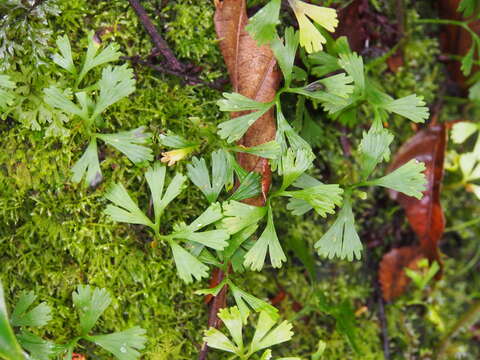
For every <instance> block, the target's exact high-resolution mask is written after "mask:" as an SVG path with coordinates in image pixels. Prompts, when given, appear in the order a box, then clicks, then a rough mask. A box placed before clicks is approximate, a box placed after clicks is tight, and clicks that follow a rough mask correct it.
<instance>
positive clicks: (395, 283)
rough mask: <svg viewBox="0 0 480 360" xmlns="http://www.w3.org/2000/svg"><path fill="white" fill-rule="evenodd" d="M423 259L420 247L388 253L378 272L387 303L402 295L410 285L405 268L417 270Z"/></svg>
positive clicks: (399, 249) (403, 248)
mask: <svg viewBox="0 0 480 360" xmlns="http://www.w3.org/2000/svg"><path fill="white" fill-rule="evenodd" d="M421 258H423V254H422V251H421V250H420V248H419V247H418V246H404V247H401V248H396V249H392V250H390V251H389V252H388V253H386V254H385V255H384V256H383V258H382V261H381V262H380V267H379V270H378V279H379V282H380V285H381V287H382V294H383V298H384V299H385V301H392V300H393V299H395V298H396V297H398V296H400V295H402V294H403V293H404V292H405V290H406V289H407V286H408V284H409V283H410V278H409V277H408V276H407V275H406V273H405V268H409V269H412V270H415V269H416V268H417V262H418V260H420V259H421Z"/></svg>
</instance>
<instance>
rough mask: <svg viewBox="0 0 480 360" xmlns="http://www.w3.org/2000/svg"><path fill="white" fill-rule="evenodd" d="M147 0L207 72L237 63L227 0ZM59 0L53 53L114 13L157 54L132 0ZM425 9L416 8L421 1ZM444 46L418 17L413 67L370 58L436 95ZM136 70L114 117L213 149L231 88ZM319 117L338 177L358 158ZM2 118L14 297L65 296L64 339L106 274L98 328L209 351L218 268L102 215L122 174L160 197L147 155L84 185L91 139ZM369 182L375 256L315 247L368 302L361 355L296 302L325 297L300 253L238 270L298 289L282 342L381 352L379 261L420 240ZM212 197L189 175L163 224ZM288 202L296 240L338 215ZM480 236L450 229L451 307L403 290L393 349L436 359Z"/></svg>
mask: <svg viewBox="0 0 480 360" xmlns="http://www.w3.org/2000/svg"><path fill="white" fill-rule="evenodd" d="M144 3H145V4H146V8H147V11H148V12H149V14H150V15H151V16H152V19H153V21H154V22H155V23H156V24H162V25H159V29H160V30H161V32H162V34H164V35H165V38H166V39H167V41H168V42H169V43H170V44H171V46H172V49H173V51H174V52H175V54H177V55H178V57H179V58H180V59H181V60H182V61H187V62H192V63H194V64H198V65H201V66H202V74H203V76H204V78H205V79H206V80H212V79H215V78H218V77H220V76H225V74H226V71H225V68H224V65H223V61H222V58H221V55H220V53H219V50H218V47H217V41H216V38H215V34H214V27H213V12H214V6H213V1H209V0H196V1H193V0H178V1H169V2H167V4H166V6H164V7H163V6H162V4H163V3H165V2H164V1H160V0H158V1H150V2H144ZM57 4H58V6H59V8H60V11H61V15H60V16H56V17H50V18H49V19H48V21H49V23H48V27H49V28H50V29H51V30H52V35H51V37H50V38H49V46H50V51H54V46H55V45H54V39H55V37H56V36H57V35H60V34H67V35H68V36H69V37H70V39H71V41H72V44H73V47H74V52H75V53H76V54H83V51H84V49H85V45H86V35H87V32H88V31H89V30H99V29H100V28H102V27H113V29H114V30H113V31H111V32H108V33H107V34H106V35H105V36H104V41H115V42H117V43H118V44H120V46H121V50H122V52H124V53H125V54H126V55H127V56H134V55H147V54H149V52H150V50H151V47H152V45H151V41H150V38H149V37H148V36H147V35H146V34H145V32H144V30H143V28H142V26H141V24H139V21H138V19H137V17H136V16H135V14H134V13H133V11H132V10H131V9H130V8H129V5H128V2H127V1H120V0H115V1H87V0H79V1H67V0H60V1H57ZM411 11H412V16H414V15H415V14H416V12H415V10H411ZM437 53H438V43H437V41H436V40H435V39H431V38H428V37H426V36H425V34H423V33H422V32H421V31H413V32H412V38H411V39H410V40H409V42H408V44H407V47H406V51H405V56H406V61H405V66H404V68H403V69H402V70H401V71H400V72H398V73H396V74H392V73H389V72H388V71H387V70H386V68H385V67H382V66H380V67H379V68H376V69H374V70H373V71H372V76H373V77H375V78H377V80H378V81H379V82H381V83H382V85H383V86H384V87H385V88H386V89H387V91H389V92H390V93H391V94H392V95H395V96H403V95H406V94H409V93H411V92H416V93H417V94H420V95H423V96H424V97H425V99H426V100H427V101H428V102H429V103H431V102H433V101H434V100H435V98H436V92H437V91H438V84H439V83H440V82H441V81H442V75H441V71H440V70H439V67H440V65H439V64H438V62H437V60H436V55H437ZM45 67H48V65H45ZM40 69H42V68H40ZM46 71H48V72H51V70H46ZM135 71H136V77H137V90H136V91H135V93H134V94H133V95H132V96H130V97H129V98H128V99H125V100H123V101H121V102H120V103H118V104H117V105H115V106H114V107H113V108H112V109H111V110H110V111H109V112H108V113H107V116H106V119H105V120H106V121H105V122H106V124H108V125H107V127H111V129H114V128H115V129H132V128H135V127H138V126H141V125H145V126H147V127H148V128H149V129H150V131H152V132H154V133H155V134H159V133H160V132H163V131H166V130H167V129H168V130H171V131H173V132H175V133H179V134H182V135H183V136H185V137H186V138H188V139H191V140H195V141H199V142H201V144H202V147H201V151H200V152H205V153H208V152H210V150H212V149H215V141H216V140H215V139H216V136H215V126H216V124H217V123H218V122H219V121H220V120H222V119H224V118H226V115H225V114H222V113H221V112H220V111H218V108H217V106H216V105H215V101H216V100H217V99H218V98H219V96H220V93H219V92H218V91H215V90H211V89H208V88H206V87H204V86H184V85H183V84H181V83H180V81H179V80H178V79H176V78H173V77H169V76H164V75H161V74H158V73H153V72H152V71H150V70H148V69H146V68H141V67H137V68H136V69H135ZM385 74H387V75H385ZM51 76H52V77H59V76H60V75H57V74H51ZM40 90H41V89H40ZM451 111H452V112H454V111H455V110H451ZM313 115H314V118H315V120H316V121H317V122H319V124H320V126H322V127H323V128H324V129H325V138H324V139H321V140H320V144H321V146H319V147H318V149H317V152H318V160H317V165H319V167H320V168H321V169H323V170H325V169H327V170H328V171H322V173H323V174H324V175H325V173H330V174H331V177H332V178H334V179H342V178H345V177H348V176H350V174H351V172H352V159H351V158H345V157H344V156H343V154H342V151H341V147H340V144H339V141H338V136H339V132H338V131H337V130H336V129H337V127H336V125H335V124H332V123H327V122H326V121H327V120H326V119H325V118H324V117H323V116H322V115H317V114H316V113H314V114H313ZM368 116H369V114H365V119H362V120H361V123H362V124H363V125H367V124H369V120H368ZM390 126H391V128H392V130H393V131H394V132H395V133H396V134H397V135H398V136H397V138H396V140H395V146H399V145H400V144H401V143H402V141H403V140H405V139H406V138H408V137H409V136H410V135H411V134H412V133H413V131H412V129H411V128H410V126H409V125H407V124H406V122H405V121H402V120H400V119H394V120H393V121H392V122H391V124H390ZM0 131H1V133H2V137H1V139H0V144H1V149H2V151H1V152H0V218H1V224H0V277H1V280H2V282H3V284H4V285H5V287H6V292H7V295H8V297H9V302H10V304H12V303H13V302H14V300H15V298H16V297H17V296H18V294H19V292H20V291H21V290H34V291H35V293H36V294H37V295H38V297H39V299H41V300H42V301H47V302H48V303H49V304H50V305H51V306H52V308H53V309H54V311H53V320H52V322H51V323H50V324H49V326H48V328H47V330H46V331H45V333H44V334H43V335H45V336H46V337H49V338H53V339H55V340H56V341H58V342H60V343H61V342H62V341H65V340H66V339H67V338H69V337H70V336H71V335H73V334H74V333H75V329H76V328H77V322H78V319H77V318H76V315H75V312H74V311H72V302H71V293H72V291H73V290H74V289H75V287H76V285H77V284H80V283H88V284H91V285H94V286H98V287H104V288H107V289H108V290H109V292H110V293H111V294H112V296H113V299H114V300H113V305H112V306H111V307H110V308H108V310H107V311H106V313H105V314H104V316H102V318H101V320H100V322H99V325H98V327H97V328H96V330H98V331H99V332H107V331H112V330H120V329H124V328H125V327H128V326H133V325H140V326H141V327H143V328H145V329H146V330H147V335H148V338H149V340H148V344H147V348H146V351H145V356H144V358H146V359H155V360H161V359H189V360H191V359H194V358H196V354H197V352H198V346H199V344H200V342H201V337H202V330H203V329H204V328H205V326H206V319H207V309H206V306H205V304H204V303H203V298H202V297H200V296H198V295H195V294H194V291H195V290H196V289H199V288H203V287H205V286H207V282H203V283H201V284H195V286H187V285H185V284H183V283H182V282H181V281H180V280H179V279H178V277H177V275H176V271H175V265H174V263H173V260H172V257H171V254H170V253H169V251H168V250H167V249H165V248H162V247H159V248H157V249H152V248H151V245H150V240H149V235H148V233H146V232H145V231H144V229H143V228H142V227H140V226H129V225H123V224H116V223H112V222H111V221H110V220H108V219H107V218H106V216H104V215H103V210H104V208H105V205H106V201H105V200H104V199H103V195H104V193H105V189H106V188H107V187H108V186H109V185H110V184H111V183H112V182H116V181H121V182H123V183H124V184H125V185H126V187H127V188H128V189H129V191H130V192H131V194H133V196H134V197H135V198H137V199H139V202H140V204H142V203H143V204H145V203H146V199H147V197H148V191H147V188H146V184H145V181H144V178H143V171H144V168H142V167H135V166H134V165H132V164H131V163H130V162H129V161H128V160H126V159H125V157H124V156H121V155H119V154H118V153H117V152H115V151H112V150H111V149H107V148H105V149H103V148H102V149H101V152H102V153H103V156H102V157H104V159H105V160H104V161H103V162H102V165H101V166H102V171H103V172H104V177H105V180H104V182H102V183H101V184H100V186H99V187H97V188H96V189H86V188H85V187H84V186H82V185H75V184H72V183H71V182H70V181H69V175H70V173H69V169H70V167H71V166H72V165H73V163H74V162H75V161H76V160H77V159H78V157H79V156H80V155H81V152H82V150H83V147H84V146H85V144H84V142H82V141H81V140H80V139H76V138H68V137H65V138H56V137H45V130H32V129H30V128H28V127H25V126H23V125H22V124H20V123H18V122H16V121H14V120H6V121H4V122H1V123H0ZM361 131H362V127H361V126H359V127H354V128H353V129H351V132H350V133H349V135H348V138H349V140H350V141H351V142H352V144H354V145H356V144H357V143H358V139H359V136H360V132H361ZM153 148H154V151H155V155H156V158H159V157H160V152H161V151H162V149H161V148H160V147H159V145H158V144H156V143H154V145H153ZM107 152H108V153H107ZM326 159H328V161H325V160H326ZM175 170H177V171H181V172H184V170H185V169H184V164H183V163H180V164H178V165H176V166H175ZM327 180H328V179H327ZM371 195H372V196H370V197H369V199H370V200H367V201H360V200H358V201H357V202H356V204H355V207H354V210H355V213H356V217H357V224H358V227H359V233H360V234H361V236H362V239H364V240H365V241H366V240H368V241H369V242H370V243H371V244H373V245H372V246H371V247H369V248H368V249H367V251H366V256H365V259H364V260H363V261H361V262H357V263H353V264H351V263H348V262H338V261H329V260H323V259H319V258H318V257H316V256H313V257H312V258H313V259H314V260H313V261H314V263H315V271H316V272H317V276H318V283H317V288H318V289H320V290H321V291H323V292H324V294H325V295H326V297H327V298H328V299H329V300H330V301H332V302H334V303H336V304H340V303H341V302H343V301H345V300H346V301H348V302H349V303H351V304H352V306H353V307H354V309H355V310H358V309H361V308H362V307H366V311H365V312H363V313H362V314H359V315H358V316H357V329H358V344H359V347H360V350H361V354H355V353H354V352H353V351H352V349H351V347H350V346H349V344H348V342H347V341H346V339H345V338H344V337H343V336H342V335H341V334H340V332H339V331H338V330H336V328H335V321H334V320H333V318H332V317H330V316H328V315H325V314H323V313H321V312H319V311H316V310H315V308H314V309H313V310H312V311H311V312H309V313H308V315H306V317H304V316H300V315H299V314H298V313H296V312H295V311H293V309H292V305H293V303H294V301H297V302H299V303H300V304H302V305H303V306H304V308H307V309H312V307H314V306H315V303H314V302H313V300H312V297H313V296H312V294H313V289H312V285H311V284H310V282H309V280H308V277H307V275H306V269H305V267H304V266H303V265H302V263H301V262H300V261H299V260H298V259H297V258H296V257H295V255H294V254H293V253H292V252H289V256H288V258H289V261H288V262H287V263H286V264H285V266H284V267H283V268H282V269H281V270H280V271H276V270H275V271H274V270H273V269H270V268H267V270H266V271H264V272H263V273H261V274H250V273H249V274H248V276H244V277H243V278H242V277H240V276H237V278H238V282H239V285H241V286H243V287H244V288H246V289H249V290H250V291H252V292H253V293H254V294H255V295H256V296H258V297H261V298H265V299H266V298H268V297H274V296H275V295H276V294H277V293H278V291H279V290H278V289H279V287H278V285H277V284H279V285H280V286H281V287H283V288H284V289H286V290H287V292H288V293H289V294H290V296H287V299H286V300H285V301H284V302H282V304H281V305H280V308H281V311H282V313H283V315H284V316H285V317H286V318H287V319H290V320H293V322H294V330H295V337H294V338H293V340H292V342H290V343H288V344H287V345H285V346H283V347H280V351H279V352H280V353H282V352H284V353H285V354H290V355H291V354H295V355H298V356H302V357H304V358H307V357H308V356H309V354H311V353H313V352H314V351H315V348H316V344H317V342H318V341H319V340H323V341H325V342H326V343H327V349H326V352H325V355H324V358H325V359H329V360H336V359H339V360H340V359H342V360H343V359H383V351H382V347H381V339H380V325H379V319H378V315H377V314H378V312H377V305H378V304H377V302H376V301H375V296H374V294H375V287H374V279H375V277H376V268H375V264H376V263H377V262H378V260H379V258H380V256H381V254H382V252H383V251H384V250H385V249H387V248H389V247H390V246H391V245H399V243H398V233H400V234H401V236H400V238H401V239H402V240H401V241H403V242H405V243H408V242H409V241H414V236H413V234H412V233H411V232H410V231H409V230H408V225H407V224H406V223H405V222H404V220H403V215H402V212H401V210H400V209H399V208H398V206H397V205H396V204H395V203H393V202H391V201H390V200H388V197H387V196H386V194H385V192H384V191H381V190H376V191H375V192H374V193H372V194H371ZM443 204H444V206H445V209H446V214H447V219H448V223H447V224H448V225H449V226H451V225H455V224H457V223H461V222H462V221H465V220H468V219H471V218H472V217H473V216H478V215H480V214H478V213H479V207H478V201H477V200H474V199H473V198H472V196H471V195H469V194H465V193H459V192H458V191H457V192H452V191H445V192H444V198H443ZM204 205H206V203H205V202H204V200H203V198H202V197H201V196H200V193H199V192H198V191H197V190H195V189H194V188H193V187H189V188H188V189H187V190H186V191H184V192H183V193H182V195H181V196H180V197H179V198H178V199H177V200H176V201H175V202H174V203H173V204H172V205H171V206H169V208H168V211H167V212H166V219H165V220H164V223H165V224H169V223H170V224H171V223H173V222H175V221H179V220H184V221H188V220H190V219H192V218H194V217H195V216H197V215H198V214H199V213H200V212H201V210H202V208H204ZM279 205H280V204H279ZM283 205H284V204H282V206H278V210H276V212H277V213H276V216H277V217H278V218H279V221H278V222H277V223H278V224H279V225H278V228H277V232H278V234H279V237H280V238H281V239H282V241H283V242H284V243H286V244H288V242H289V241H292V239H293V240H297V241H301V242H304V243H305V244H306V246H307V249H308V251H309V252H310V253H311V254H313V253H314V250H313V243H314V242H315V241H316V240H318V239H319V238H320V236H321V235H322V234H323V232H324V231H325V229H326V222H325V220H324V219H322V218H319V217H317V216H314V215H309V216H306V217H303V218H296V217H292V216H291V215H289V214H288V213H287V212H286V211H285V210H282V209H284V206H283ZM328 221H332V219H329V220H328ZM167 226H168V225H167ZM395 234H397V235H395ZM477 236H478V231H477V230H474V229H471V228H469V229H466V230H463V231H461V232H450V233H447V234H446V236H445V238H444V240H443V245H442V246H443V250H444V252H445V254H446V255H447V256H448V260H447V261H446V264H445V265H446V266H445V268H446V272H445V276H444V279H443V280H442V281H441V282H440V283H438V284H437V286H436V288H435V289H431V290H430V291H431V293H430V297H429V298H428V300H426V301H427V302H429V303H433V304H434V305H435V308H436V309H438V314H437V317H432V314H427V313H425V308H424V307H422V306H407V305H405V303H404V302H403V303H401V305H389V306H388V307H387V317H388V318H389V327H388V330H389V334H390V336H391V341H392V352H393V355H392V358H394V359H427V358H431V357H430V356H431V352H432V349H433V348H434V346H435V345H437V343H438V339H439V338H440V337H441V335H442V333H443V332H444V331H445V328H447V329H448V328H449V327H450V326H451V324H452V323H453V322H454V321H455V320H456V319H458V317H459V316H460V315H461V314H462V313H463V312H464V311H465V307H466V304H468V303H469V302H470V301H471V299H473V298H478V296H479V291H480V279H479V275H478V271H476V269H478V265H477V264H473V265H468V266H469V267H467V264H468V261H469V260H470V259H471V258H472V256H474V253H476V252H478V250H477V248H478V246H476V245H475V242H476V237H477ZM375 241H377V242H375ZM372 264H373V265H372ZM438 319H440V321H439V320H438ZM441 324H443V325H441ZM442 326H443V328H442ZM442 329H443V330H442ZM459 343H460V346H463V347H464V349H465V351H464V354H465V358H467V359H478V357H479V356H480V353H479V350H478V343H475V342H474V341H473V340H470V337H469V336H468V334H461V335H460V337H459ZM79 350H80V351H81V352H82V353H85V354H86V355H87V357H88V358H95V359H107V358H109V357H108V355H106V354H102V353H98V352H95V355H92V351H93V350H92V349H91V348H89V347H88V346H87V347H86V348H84V349H79ZM460 350H461V349H460ZM91 356H92V357H91ZM215 356H216V355H214V356H213V358H215V359H216V358H217V357H215Z"/></svg>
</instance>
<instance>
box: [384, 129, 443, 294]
mask: <svg viewBox="0 0 480 360" xmlns="http://www.w3.org/2000/svg"><path fill="white" fill-rule="evenodd" d="M445 142H446V131H445V125H444V124H439V123H433V124H431V125H430V126H429V127H428V128H425V129H423V130H420V131H419V132H418V133H417V134H415V136H413V137H412V138H411V139H410V140H408V141H407V142H406V143H405V144H404V145H403V146H402V147H401V148H400V150H399V151H398V153H397V155H396V156H395V158H394V160H393V162H392V164H391V165H390V167H389V171H390V172H391V171H393V170H395V169H397V168H399V167H400V166H402V165H403V164H405V163H407V162H408V161H410V160H411V159H417V160H418V161H422V162H424V163H425V167H426V170H425V176H426V178H427V185H426V190H425V191H424V192H423V197H422V199H420V200H418V199H416V198H414V197H411V196H407V195H404V194H402V193H399V192H396V191H393V190H391V191H390V196H391V197H392V198H393V199H394V200H397V201H398V202H399V203H400V205H401V206H402V208H403V209H404V210H405V215H406V217H407V219H408V222H409V223H410V226H411V227H412V229H413V231H414V232H415V234H416V235H417V237H418V239H419V242H420V244H419V246H415V249H416V252H417V254H418V255H419V256H421V257H426V258H427V259H428V260H429V261H430V262H433V261H437V262H438V263H439V265H440V266H441V265H442V263H441V259H440V253H439V250H438V242H439V241H440V238H441V237H442V235H443V232H444V229H445V219H444V216H443V210H442V207H441V204H440V187H441V183H442V178H443V162H444V158H445ZM412 248H413V247H407V248H401V249H412ZM409 256H410V257H409ZM397 257H399V258H397ZM415 258H416V256H415V254H414V253H413V250H400V249H394V250H392V251H390V252H389V253H388V254H386V255H385V256H384V258H383V259H382V263H381V266H380V272H379V279H380V283H381V284H382V289H384V290H383V295H384V298H385V299H390V300H391V299H392V298H394V297H396V296H398V295H400V294H401V293H402V292H403V291H404V290H405V287H406V283H405V279H407V278H406V276H405V274H404V271H403V267H405V266H407V265H408V264H410V263H411V261H413V260H415ZM389 271H394V273H390V274H389V273H388V272H389ZM440 276H441V272H439V273H438V276H437V278H439V277H440ZM407 283H408V282H407Z"/></svg>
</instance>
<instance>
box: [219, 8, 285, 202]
mask: <svg viewBox="0 0 480 360" xmlns="http://www.w3.org/2000/svg"><path fill="white" fill-rule="evenodd" d="M215 6H216V11H215V17H214V22H215V30H216V32H217V36H218V38H219V39H220V50H221V52H222V55H223V57H224V59H225V64H226V65H227V69H228V73H229V76H230V81H231V82H232V85H233V91H235V92H238V93H240V94H242V95H244V96H246V97H249V98H250V99H253V100H255V101H259V102H270V101H272V100H273V99H274V98H275V94H276V92H277V89H278V86H279V83H280V72H279V70H278V67H277V62H276V60H275V57H274V55H273V52H272V50H271V49H270V47H269V46H266V45H264V46H258V45H257V43H256V41H255V40H254V39H253V38H252V37H250V35H249V34H248V33H247V31H246V30H245V26H246V25H247V21H248V18H247V11H246V3H245V0H223V1H215ZM246 113H247V112H238V113H232V117H233V118H235V117H238V116H241V115H243V114H246ZM274 116H275V115H274V110H273V108H272V109H270V110H269V111H268V112H267V113H266V114H265V115H263V116H262V117H260V118H259V119H258V120H257V121H256V122H255V123H254V124H253V125H252V126H251V127H250V128H249V129H248V131H247V132H246V133H245V135H244V136H243V138H242V139H240V141H239V144H240V145H243V146H246V147H250V146H256V145H260V144H263V143H265V142H268V141H271V140H274V139H275V133H276V126H275V117H274ZM237 158H238V162H239V164H240V165H241V166H242V167H243V168H244V169H246V170H248V171H256V172H258V173H260V174H261V175H262V185H263V186H262V191H265V190H264V189H266V188H267V189H268V188H269V186H270V182H271V172H270V167H269V166H268V162H267V161H266V160H264V159H262V158H259V157H257V156H254V155H250V154H243V153H240V154H238V156H237ZM264 200H265V197H264V196H259V197H257V198H253V199H248V200H247V201H245V202H247V203H249V204H252V205H258V206H262V205H264Z"/></svg>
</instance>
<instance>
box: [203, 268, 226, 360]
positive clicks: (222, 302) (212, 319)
mask: <svg viewBox="0 0 480 360" xmlns="http://www.w3.org/2000/svg"><path fill="white" fill-rule="evenodd" d="M224 276H225V274H224V272H223V271H222V270H219V273H218V279H219V282H221V281H222V280H223V277H224ZM227 289H228V288H227V285H225V286H224V287H223V289H222V290H220V292H219V293H218V295H217V296H215V297H214V298H213V299H212V304H211V305H210V311H209V315H208V328H211V327H214V328H216V329H218V328H219V326H220V319H219V318H218V312H219V311H220V310H221V309H223V308H224V307H225V306H226V305H227ZM207 355H208V346H207V343H203V344H202V349H201V350H200V353H199V354H198V360H206V359H207Z"/></svg>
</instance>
